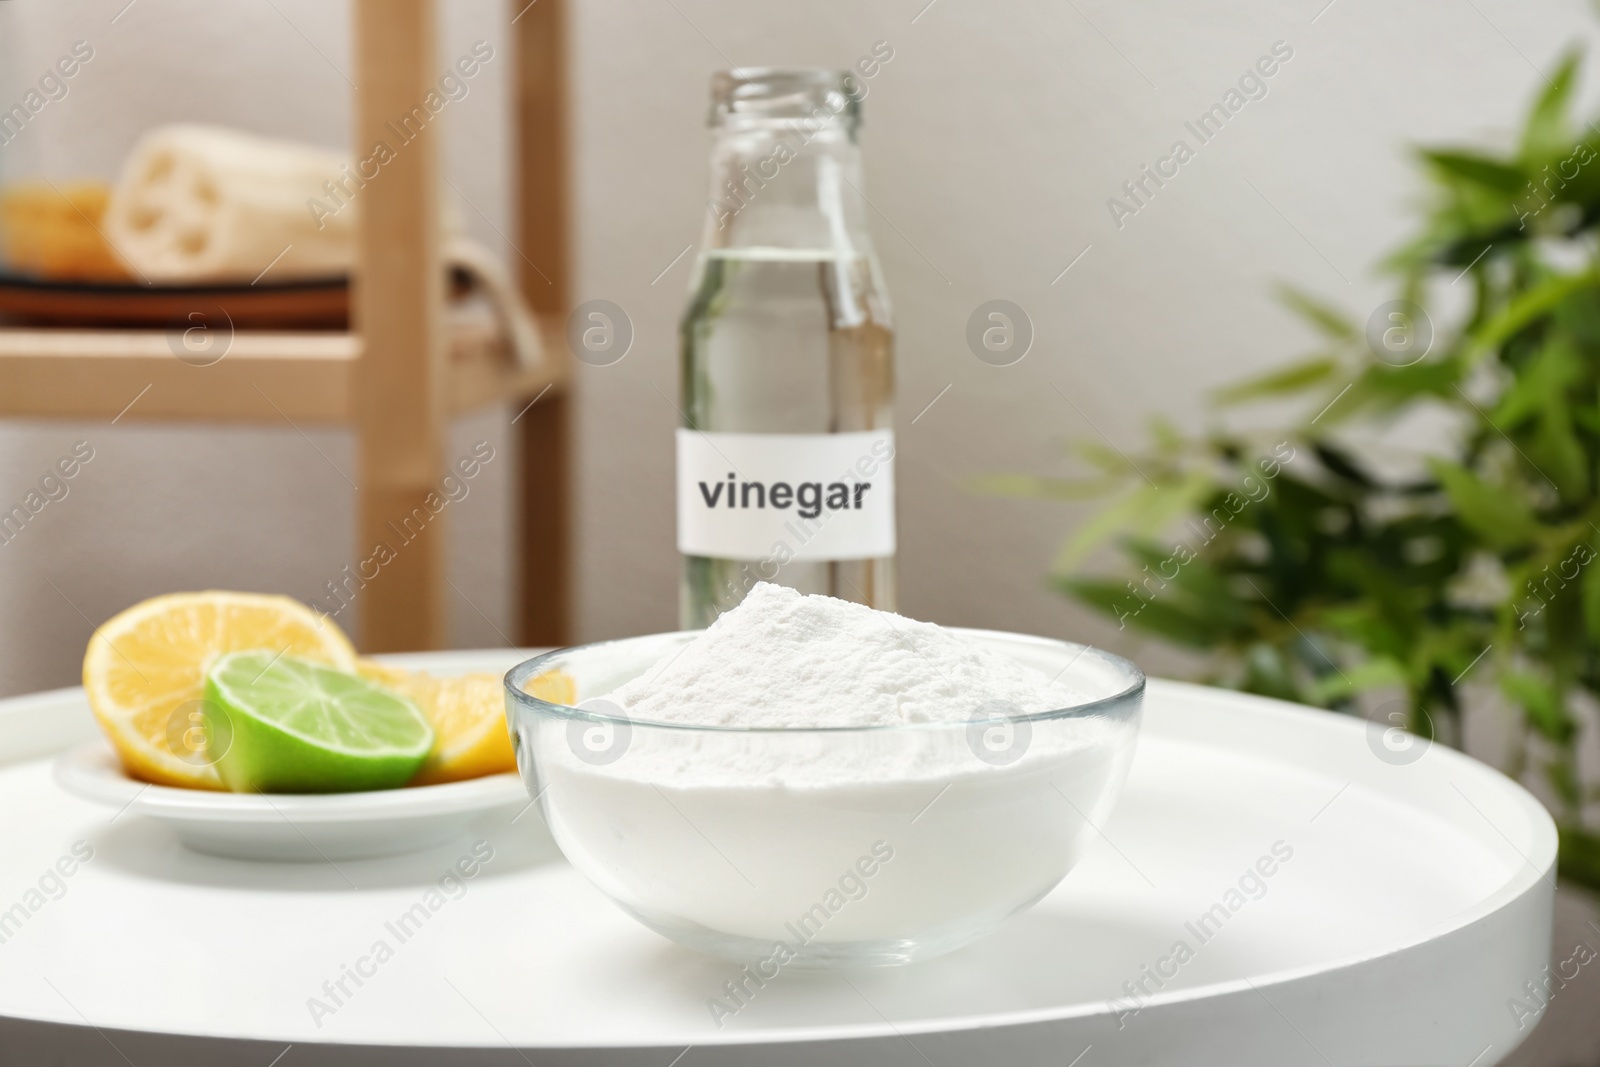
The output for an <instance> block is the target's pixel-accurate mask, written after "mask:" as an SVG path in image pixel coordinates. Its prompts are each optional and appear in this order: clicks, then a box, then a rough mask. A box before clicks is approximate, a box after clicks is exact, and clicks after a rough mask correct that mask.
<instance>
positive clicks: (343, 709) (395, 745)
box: [201, 651, 433, 793]
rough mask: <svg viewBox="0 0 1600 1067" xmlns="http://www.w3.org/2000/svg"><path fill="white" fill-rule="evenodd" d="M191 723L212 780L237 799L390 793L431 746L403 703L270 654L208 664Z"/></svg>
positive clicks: (421, 721) (416, 714) (423, 723)
mask: <svg viewBox="0 0 1600 1067" xmlns="http://www.w3.org/2000/svg"><path fill="white" fill-rule="evenodd" d="M201 715H202V719H203V722H204V726H205V732H206V748H207V751H209V752H212V753H220V755H218V756H217V757H216V767H217V773H218V774H220V775H221V776H222V781H223V784H224V785H226V786H227V787H228V788H229V789H232V790H233V791H234V792H238V793H348V792H354V791H356V790H362V789H393V788H395V787H397V786H402V785H405V784H406V782H407V781H409V780H410V779H411V777H412V775H414V774H416V773H417V769H418V768H420V767H421V766H422V763H423V761H424V760H425V759H427V758H428V752H429V750H430V749H431V748H432V747H433V728H432V727H430V726H429V725H428V720H427V719H426V718H424V717H423V714H422V711H421V710H420V709H419V708H418V707H417V706H416V705H415V704H414V703H412V702H411V701H410V700H407V699H406V698H405V697H403V696H399V695H398V694H395V693H391V692H390V691H389V690H387V689H382V688H380V687H378V686H376V685H373V684H372V683H371V682H368V681H366V680H365V679H363V678H360V677H357V676H356V675H354V674H347V673H345V672H344V671H340V670H336V669H334V668H332V667H327V666H324V665H323V664H320V663H314V662H312V661H311V660H307V659H301V658H299V657H297V656H286V655H282V654H279V653H275V652H271V651H260V652H234V653H230V654H229V655H226V656H222V657H220V658H218V659H217V660H216V662H215V663H213V664H212V665H211V669H210V670H209V671H207V672H206V688H205V701H204V707H203V708H202V710H201Z"/></svg>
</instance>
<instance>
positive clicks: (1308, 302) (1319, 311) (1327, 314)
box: [1278, 285, 1360, 341]
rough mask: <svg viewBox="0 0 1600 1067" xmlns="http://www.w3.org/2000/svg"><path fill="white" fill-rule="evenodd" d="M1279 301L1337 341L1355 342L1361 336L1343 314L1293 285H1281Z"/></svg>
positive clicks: (1353, 324)
mask: <svg viewBox="0 0 1600 1067" xmlns="http://www.w3.org/2000/svg"><path fill="white" fill-rule="evenodd" d="M1278 299H1279V300H1281V301H1283V303H1284V304H1285V305H1286V306H1288V307H1289V308H1290V309H1291V310H1293V311H1295V312H1298V313H1299V315H1300V316H1301V317H1302V318H1304V319H1305V320H1306V321H1308V322H1310V323H1311V325H1313V326H1315V327H1316V328H1317V329H1318V330H1319V331H1321V332H1322V333H1324V334H1326V335H1327V336H1328V337H1330V338H1332V339H1333V340H1335V341H1353V340H1355V339H1356V338H1357V337H1358V336H1360V331H1359V330H1357V329H1356V326H1355V323H1353V322H1351V321H1350V320H1349V319H1348V318H1346V317H1345V315H1344V313H1343V312H1341V311H1340V310H1339V309H1338V308H1335V307H1334V306H1333V305H1331V304H1324V303H1323V302H1322V301H1320V300H1318V299H1317V298H1316V297H1314V296H1312V295H1310V294H1309V293H1305V292H1302V291H1301V290H1299V289H1296V288H1294V287H1293V286H1291V285H1280V286H1278Z"/></svg>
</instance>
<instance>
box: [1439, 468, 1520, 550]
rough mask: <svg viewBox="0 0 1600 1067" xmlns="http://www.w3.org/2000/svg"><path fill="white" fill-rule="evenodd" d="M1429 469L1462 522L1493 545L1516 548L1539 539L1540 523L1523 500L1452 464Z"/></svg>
mask: <svg viewBox="0 0 1600 1067" xmlns="http://www.w3.org/2000/svg"><path fill="white" fill-rule="evenodd" d="M1428 467H1429V469H1430V470H1431V471H1433V475H1434V477H1436V478H1438V479H1439V484H1440V485H1442V486H1443V487H1444V491H1445V494H1446V495H1447V496H1449V498H1450V503H1451V504H1453V505H1454V506H1455V509H1456V514H1457V515H1458V516H1460V518H1461V521H1462V522H1463V523H1465V524H1466V525H1467V526H1468V527H1469V528H1471V529H1473V530H1475V531H1477V532H1478V533H1479V534H1480V535H1482V536H1483V538H1484V539H1485V540H1487V541H1488V542H1490V543H1491V544H1494V545H1499V546H1501V547H1503V548H1512V547H1515V546H1517V545H1523V544H1527V543H1528V542H1530V541H1532V540H1533V539H1534V538H1536V537H1537V536H1538V534H1539V523H1538V521H1537V520H1536V519H1535V518H1534V516H1533V511H1532V509H1530V508H1529V507H1528V505H1527V503H1526V502H1525V501H1524V500H1523V499H1522V498H1521V497H1519V496H1517V495H1516V494H1514V493H1512V492H1509V491H1508V490H1506V489H1502V488H1500V487H1499V486H1495V485H1490V484H1489V483H1488V482H1485V481H1482V480H1481V479H1479V478H1478V476H1477V475H1476V474H1473V473H1472V472H1471V471H1469V470H1467V469H1466V468H1465V467H1460V466H1457V465H1456V464H1454V463H1451V462H1449V461H1448V460H1444V459H1434V460H1432V461H1431V462H1430V463H1429V464H1428Z"/></svg>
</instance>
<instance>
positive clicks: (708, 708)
mask: <svg viewBox="0 0 1600 1067" xmlns="http://www.w3.org/2000/svg"><path fill="white" fill-rule="evenodd" d="M607 699H608V700H610V701H612V702H614V703H615V704H617V705H619V706H620V707H621V708H622V709H623V710H624V711H625V712H626V713H627V714H628V715H629V716H630V717H632V718H634V719H645V720H654V721H657V722H681V723H694V724H697V725H701V726H744V727H817V726H889V725H895V724H901V723H914V722H955V721H964V720H967V719H970V718H971V717H972V716H973V714H974V713H975V712H977V711H979V710H980V709H984V710H985V713H986V714H989V713H992V712H993V707H992V706H993V705H994V704H996V703H998V704H999V705H1000V706H1001V707H1003V708H1004V710H1003V711H1001V712H1000V713H1001V714H1008V715H1014V714H1018V713H1023V714H1033V713H1037V712H1041V711H1050V710H1053V709H1055V708H1062V707H1067V706H1069V705H1071V704H1073V703H1075V702H1076V700H1077V699H1078V698H1077V697H1076V696H1075V694H1074V693H1073V692H1072V691H1071V690H1070V689H1068V688H1066V687H1065V686H1061V685H1057V684H1052V681H1051V679H1049V678H1048V677H1046V676H1045V675H1044V674H1042V673H1040V672H1039V671H1037V670H1034V669H1033V668H1032V667H1029V666H1027V665H1026V664H1022V663H1018V662H1016V661H1015V660H1011V659H1007V658H1005V657H1003V656H1000V655H997V654H995V653H993V652H990V651H989V650H988V649H986V648H983V647H982V646H980V645H978V644H977V643H975V642H973V641H971V640H969V639H967V638H965V637H963V636H961V635H960V634H956V633H952V632H950V631H949V630H945V629H943V628H941V627H939V626H936V625H934V624H933V623H926V622H916V621H914V620H912V619H907V618H904V617H902V616H900V615H895V614H892V613H890V612H886V611H877V610H874V609H872V608H869V607H865V606H863V605H860V604H852V603H850V602H849V601H845V600H836V599H834V598H833V597H828V596H807V595H805V594H802V593H798V592H796V591H794V590H793V589H789V588H787V587H785V586H778V585H771V584H769V583H766V582H762V583H760V584H759V585H757V586H756V587H755V588H754V589H752V590H750V592H749V594H748V595H747V596H746V597H745V599H744V602H743V603H741V604H740V605H739V606H738V607H736V608H734V609H733V610H731V611H728V612H726V613H724V614H723V615H722V617H721V618H719V619H717V621H716V622H714V623H712V624H711V626H710V627H708V628H707V629H706V631H705V633H703V634H701V635H700V636H699V637H697V638H695V640H694V641H692V642H691V643H689V644H688V645H686V646H684V647H683V648H682V649H681V650H679V651H678V652H676V653H674V654H673V655H670V656H667V657H664V658H663V659H662V661H661V662H660V663H657V664H655V665H654V666H652V667H651V668H650V669H649V670H647V671H645V672H644V673H643V674H642V675H640V676H639V677H638V678H635V679H634V680H632V681H630V682H628V683H626V684H625V685H623V686H621V687H620V688H618V689H617V690H616V691H614V692H612V693H611V694H610V695H609V696H608V697H607Z"/></svg>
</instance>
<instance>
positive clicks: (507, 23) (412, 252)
mask: <svg viewBox="0 0 1600 1067" xmlns="http://www.w3.org/2000/svg"><path fill="white" fill-rule="evenodd" d="M566 4H567V0H543V2H541V3H539V4H529V3H527V2H526V0H507V2H506V3H504V4H503V5H502V8H501V11H502V22H501V25H502V27H503V28H504V37H505V39H506V41H507V43H508V44H509V45H510V46H511V47H510V48H509V49H508V51H509V52H510V53H511V55H512V57H513V58H512V66H513V71H512V86H511V107H512V110H513V114H514V116H515V120H514V123H513V141H514V144H513V149H512V152H511V160H512V168H511V170H512V173H511V175H510V177H511V182H510V185H511V193H512V197H511V199H512V202H513V205H514V213H515V215H516V224H515V227H514V229H515V232H516V243H515V245H514V247H516V248H517V250H518V252H519V253H520V256H521V259H522V260H523V261H525V262H527V263H528V264H530V265H531V264H534V263H539V264H543V267H542V268H541V269H539V270H538V278H537V279H536V280H535V281H532V282H530V280H529V278H528V277H527V276H526V275H524V276H523V277H522V278H521V284H520V289H521V292H522V296H523V299H524V301H525V303H526V305H527V307H528V308H529V309H530V310H531V311H532V313H534V314H536V315H538V316H540V330H541V333H542V334H543V337H544V342H545V343H544V345H543V349H544V352H543V362H542V363H541V364H540V366H539V367H537V368H533V369H524V368H522V367H520V366H518V365H517V364H515V363H513V361H512V359H511V355H510V353H509V351H508V349H507V345H506V343H505V338H504V336H503V334H502V333H501V327H500V325H499V323H498V322H497V320H495V319H494V318H493V317H492V316H488V315H486V314H484V313H483V312H484V308H483V306H482V303H481V302H476V303H475V302H474V301H472V300H470V299H469V300H464V301H459V302H457V301H452V300H451V299H450V296H449V293H448V287H447V285H446V281H447V276H448V271H447V269H446V264H445V256H444V255H443V250H442V248H441V238H440V234H441V232H442V231H443V225H442V221H441V212H442V208H441V203H442V189H443V186H444V184H445V182H444V178H443V175H442V173H441V171H442V166H443V162H442V158H441V154H442V150H441V133H440V130H439V127H440V126H441V123H439V122H432V121H428V120H427V119H424V120H423V125H422V127H421V128H420V130H419V131H418V132H417V133H416V135H415V136H414V137H407V138H406V141H405V144H406V149H405V151H404V152H402V153H399V154H397V155H396V156H394V158H393V159H392V160H390V161H389V162H387V163H385V165H384V168H383V177H382V180H375V179H374V180H369V181H367V182H366V183H365V184H364V185H363V186H362V193H361V204H362V208H361V219H360V221H359V224H358V226H357V234H356V248H355V262H354V266H353V268H352V271H351V274H352V277H353V278H354V279H355V282H356V284H355V286H354V288H353V289H352V291H351V297H352V299H351V302H350V307H349V310H350V316H351V320H352V323H353V325H354V327H355V328H354V329H352V330H350V331H349V332H344V333H339V332H330V333H278V332H268V331H243V330H241V331H239V332H238V333H236V334H235V335H234V336H233V337H232V338H231V341H230V342H229V344H228V345H227V347H226V349H225V351H224V354H223V355H222V357H221V358H220V359H218V360H216V361H215V362H213V363H210V364H209V365H208V366H197V365H195V363H196V362H197V360H195V359H193V358H191V359H190V361H189V362H185V360H184V358H182V357H183V355H187V353H185V352H184V351H183V349H182V346H181V345H175V343H174V341H172V340H169V336H168V333H167V331H164V330H100V329H96V330H87V329H21V328H0V418H63V419H105V420H106V421H108V422H113V421H114V422H118V423H121V422H123V421H130V422H131V421H136V420H138V421H149V420H163V421H169V422H170V421H181V422H191V423H192V422H209V423H218V424H225V423H237V422H249V423H260V424H265V425H273V424H277V425H283V424H285V423H289V424H293V425H294V426H296V427H297V428H298V427H301V426H304V425H307V424H318V425H328V424H346V425H349V426H351V427H352V428H353V430H354V433H355V437H356V465H357V475H356V479H355V482H354V484H357V485H359V486H360V488H359V489H358V490H357V491H356V497H357V508H356V514H357V518H356V525H357V533H356V543H355V545H354V546H352V547H355V548H358V549H360V550H361V551H363V552H365V551H368V550H370V548H371V546H372V545H374V544H377V543H379V542H381V541H383V540H385V539H386V538H388V537H390V536H391V534H390V532H389V531H390V530H391V527H392V524H393V523H394V522H395V521H396V520H397V519H398V518H400V517H402V516H406V515H410V514H413V513H414V512H415V510H416V509H417V508H419V507H426V506H427V503H428V501H429V500H430V499H431V498H432V497H433V496H434V495H436V490H437V487H438V486H439V484H440V479H441V478H443V477H444V476H446V475H447V474H448V473H449V471H450V469H451V468H450V466H449V460H450V457H448V456H447V455H446V454H445V448H446V443H447V440H448V432H449V426H448V422H449V419H450V417H451V416H452V415H456V414H460V413H462V412H465V411H470V410H472V409H474V408H481V407H487V406H489V405H494V404H501V405H506V406H508V407H514V408H515V409H516V410H517V411H519V413H520V414H519V415H518V417H517V418H515V419H513V420H512V421H513V422H515V423H516V425H515V427H514V428H513V430H512V432H511V433H510V434H509V436H510V437H511V438H512V440H511V442H510V444H511V449H510V450H511V451H514V452H515V453H517V454H518V455H519V456H520V457H521V460H520V462H519V464H518V473H517V475H516V477H515V487H514V490H513V491H514V493H515V495H516V498H517V499H516V504H515V507H516V511H517V513H518V517H519V520H520V522H519V526H520V529H519V531H518V534H517V541H518V543H519V550H518V552H517V557H518V558H517V565H518V567H517V569H518V572H519V573H518V574H517V575H516V577H515V581H516V584H517V585H518V587H519V592H520V596H519V597H518V600H519V601H520V603H519V607H518V615H519V626H518V627H517V629H518V630H519V634H518V639H519V640H520V641H521V642H522V643H523V644H526V645H562V644H566V643H567V640H568V631H569V621H570V618H571V600H572V580H571V570H572V567H571V563H572V531H571V522H570V508H569V499H570V496H571V467H572V454H571V439H572V413H571V399H570V393H571V390H570V388H569V386H570V384H571V379H570V367H571V364H572V357H571V354H570V353H569V352H568V351H567V345H566V339H565V336H564V328H563V322H564V319H565V316H566V314H567V313H568V311H569V310H570V305H569V304H568V297H569V295H570V267H571V255H570V238H571V234H570V232H569V222H568V218H567V215H568V209H569V206H570V204H571V190H570V176H569V173H568V171H569V155H568V145H569V126H570V120H569V117H568V114H567V112H568V108H569V105H570V98H569V88H568V56H567V12H566ZM437 7H438V0H354V2H353V3H352V4H351V8H350V10H351V16H352V25H351V38H352V44H353V46H354V47H353V52H354V65H355V78H354V81H355V83H358V84H360V86H361V92H360V93H358V94H355V95H354V96H353V97H352V119H353V122H352V130H351V143H352V144H356V145H370V144H375V143H377V142H379V141H383V140H384V139H386V138H391V137H393V136H394V134H393V132H392V123H393V120H394V117H395V116H396V115H411V114H413V113H414V111H416V109H417V108H418V107H419V104H418V102H419V101H424V100H426V99H428V98H429V96H430V95H431V94H433V93H434V92H435V90H436V86H437V82H438V77H439V74H438V71H439V70H440V68H441V64H442V61H441V59H440V57H439V55H438V49H437V40H436V38H437V34H438V17H437V16H438V11H437ZM444 69H446V70H448V69H450V68H449V67H448V65H445V66H444ZM408 121H409V120H408ZM175 349H176V350H175ZM545 393H549V394H550V395H549V396H548V397H546V396H544V394H545ZM541 397H542V399H540V401H539V403H537V404H532V405H530V404H529V401H531V400H533V399H535V398H541ZM524 415H525V416H526V417H523V416H524ZM441 525H443V524H441ZM455 596H462V597H464V594H462V593H461V592H460V590H459V589H453V588H452V587H451V585H450V583H449V581H448V579H447V577H446V575H445V543H444V539H443V538H442V537H438V536H429V537H426V538H419V539H418V540H417V541H416V542H415V543H410V544H409V547H407V549H406V551H405V552H404V553H403V554H401V555H399V556H397V557H396V558H395V559H394V561H393V562H391V563H389V564H387V565H385V566H384V568H383V571H382V573H381V575H380V576H379V577H377V578H375V579H371V580H369V581H368V582H367V583H366V585H365V586H364V587H363V591H362V594H361V607H360V612H359V613H360V624H361V629H360V637H361V641H360V643H361V646H362V649H363V651H366V652H399V651H410V650H413V649H427V648H442V647H444V646H445V645H446V644H447V643H448V640H449V634H448V632H447V625H446V623H447V620H448V616H449V614H450V602H451V600H452V599H453V597H455Z"/></svg>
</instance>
